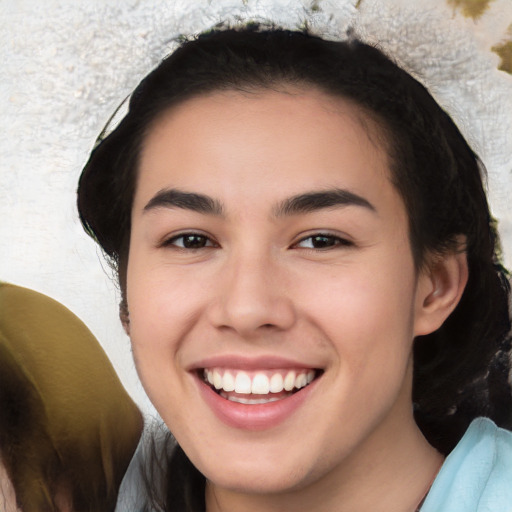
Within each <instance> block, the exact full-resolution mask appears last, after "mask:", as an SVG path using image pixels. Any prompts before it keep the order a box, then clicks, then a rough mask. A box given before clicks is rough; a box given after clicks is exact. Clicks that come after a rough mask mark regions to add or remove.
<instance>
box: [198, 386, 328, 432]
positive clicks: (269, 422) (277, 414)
mask: <svg viewBox="0 0 512 512" xmlns="http://www.w3.org/2000/svg"><path fill="white" fill-rule="evenodd" d="M196 380H197V382H198V384H199V389H200V392H201V395H202V397H203V399H204V400H205V402H206V403H207V404H208V406H209V407H210V408H211V409H212V411H213V412H214V413H215V415H216V416H217V418H219V419H220V420H221V421H222V422H223V423H225V424H226V425H229V426H230V427H234V428H238V429H245V430H265V429H269V428H272V427H275V426H277V425H279V424H280V423H282V422H283V421H285V420H286V418H288V417H289V416H291V415H292V414H293V413H294V412H295V411H296V410H297V409H298V408H299V407H300V406H301V405H303V403H304V402H305V400H307V398H308V397H309V395H310V394H311V392H312V391H313V389H314V388H315V386H316V383H317V381H318V378H316V379H315V380H314V381H313V382H311V384H308V385H307V386H306V387H305V388H302V389H301V390H300V391H297V392H296V393H294V394H293V395H290V396H289V397H287V398H283V399H281V400H277V401H275V402H269V403H266V404H253V405H250V404H240V403H238V402H232V401H231V400H226V399H225V398H222V397H221V396H220V395H218V394H217V393H216V392H215V391H213V389H212V388H210V386H208V385H207V384H205V383H204V382H203V381H202V380H201V379H200V378H199V377H196Z"/></svg>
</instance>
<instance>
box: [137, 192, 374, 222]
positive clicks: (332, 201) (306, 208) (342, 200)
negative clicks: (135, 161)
mask: <svg viewBox="0 0 512 512" xmlns="http://www.w3.org/2000/svg"><path fill="white" fill-rule="evenodd" d="M339 206H359V207H362V208H366V209H368V210H370V211H372V212H376V211H377V210H376V208H375V207H374V206H373V205H372V204H371V203H370V202H369V201H368V200H367V199H365V198H364V197H362V196H360V195H357V194H355V193H354V192H350V191H349V190H345V189H338V188H336V189H330V190H322V191H318V192H317V191H313V192H306V193H304V194H299V195H296V196H292V197H289V198H287V199H285V200H284V201H282V202H281V203H279V204H277V205H276V206H275V207H274V208H273V215H274V216H275V217H285V216H291V215H299V214H303V213H310V212H314V211H318V210H323V209H325V208H335V207H339ZM157 208H182V209H184V210H191V211H194V212H198V213H202V214H206V215H215V216H222V215H223V214H224V208H223V206H222V203H221V202H220V201H218V200H217V199H213V198H212V197H210V196H207V195H204V194H198V193H195V192H184V191H182V190H178V189H175V188H171V189H163V190H160V191H159V192H157V193H156V194H155V195H154V196H153V197H152V198H151V199H150V201H149V202H148V203H147V204H146V206H145V207H144V212H147V211H151V210H154V209H157Z"/></svg>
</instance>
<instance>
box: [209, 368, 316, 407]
mask: <svg viewBox="0 0 512 512" xmlns="http://www.w3.org/2000/svg"><path fill="white" fill-rule="evenodd" d="M320 374H321V370H316V369H315V370H314V369H310V368H302V369H295V370H290V369H288V370H264V371H263V370H262V371H255V372H248V371H244V370H235V369H225V368H203V369H202V370H200V371H199V377H200V378H201V379H202V380H203V381H204V382H205V384H207V385H208V386H210V388H211V389H213V390H214V391H215V392H216V393H217V394H218V395H220V396H221V397H222V398H225V399H226V400H230V401H232V402H238V403H241V404H249V405H251V404H254V405H256V404H266V403H270V402H276V401H278V400H283V399H284V398H288V397H289V396H291V395H293V394H295V393H297V392H298V391H300V390H301V389H303V388H305V387H307V386H308V385H309V384H311V382H313V381H314V380H315V379H316V378H318V377H319V376H320Z"/></svg>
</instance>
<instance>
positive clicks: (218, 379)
mask: <svg viewBox="0 0 512 512" xmlns="http://www.w3.org/2000/svg"><path fill="white" fill-rule="evenodd" d="M213 385H214V386H215V389H222V375H221V374H220V373H219V372H218V371H217V370H214V371H213Z"/></svg>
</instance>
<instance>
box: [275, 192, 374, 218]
mask: <svg viewBox="0 0 512 512" xmlns="http://www.w3.org/2000/svg"><path fill="white" fill-rule="evenodd" d="M339 206H359V207H362V208H366V209H368V210H370V211H372V212H374V213H376V212H377V210H376V208H375V206H373V204H372V203H370V201H368V200H367V199H365V198H364V197H362V196H359V195H357V194H355V193H354V192H350V191H349V190H345V189H338V188H336V189H330V190H325V191H318V192H307V193H305V194H299V195H296V196H293V197H289V198H288V199H285V200H284V201H283V202H282V203H279V204H278V205H277V206H276V207H275V208H274V211H273V213H274V216H276V217H283V216H288V215H298V214H301V213H310V212H314V211H317V210H323V209H325V208H333V207H339Z"/></svg>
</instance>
